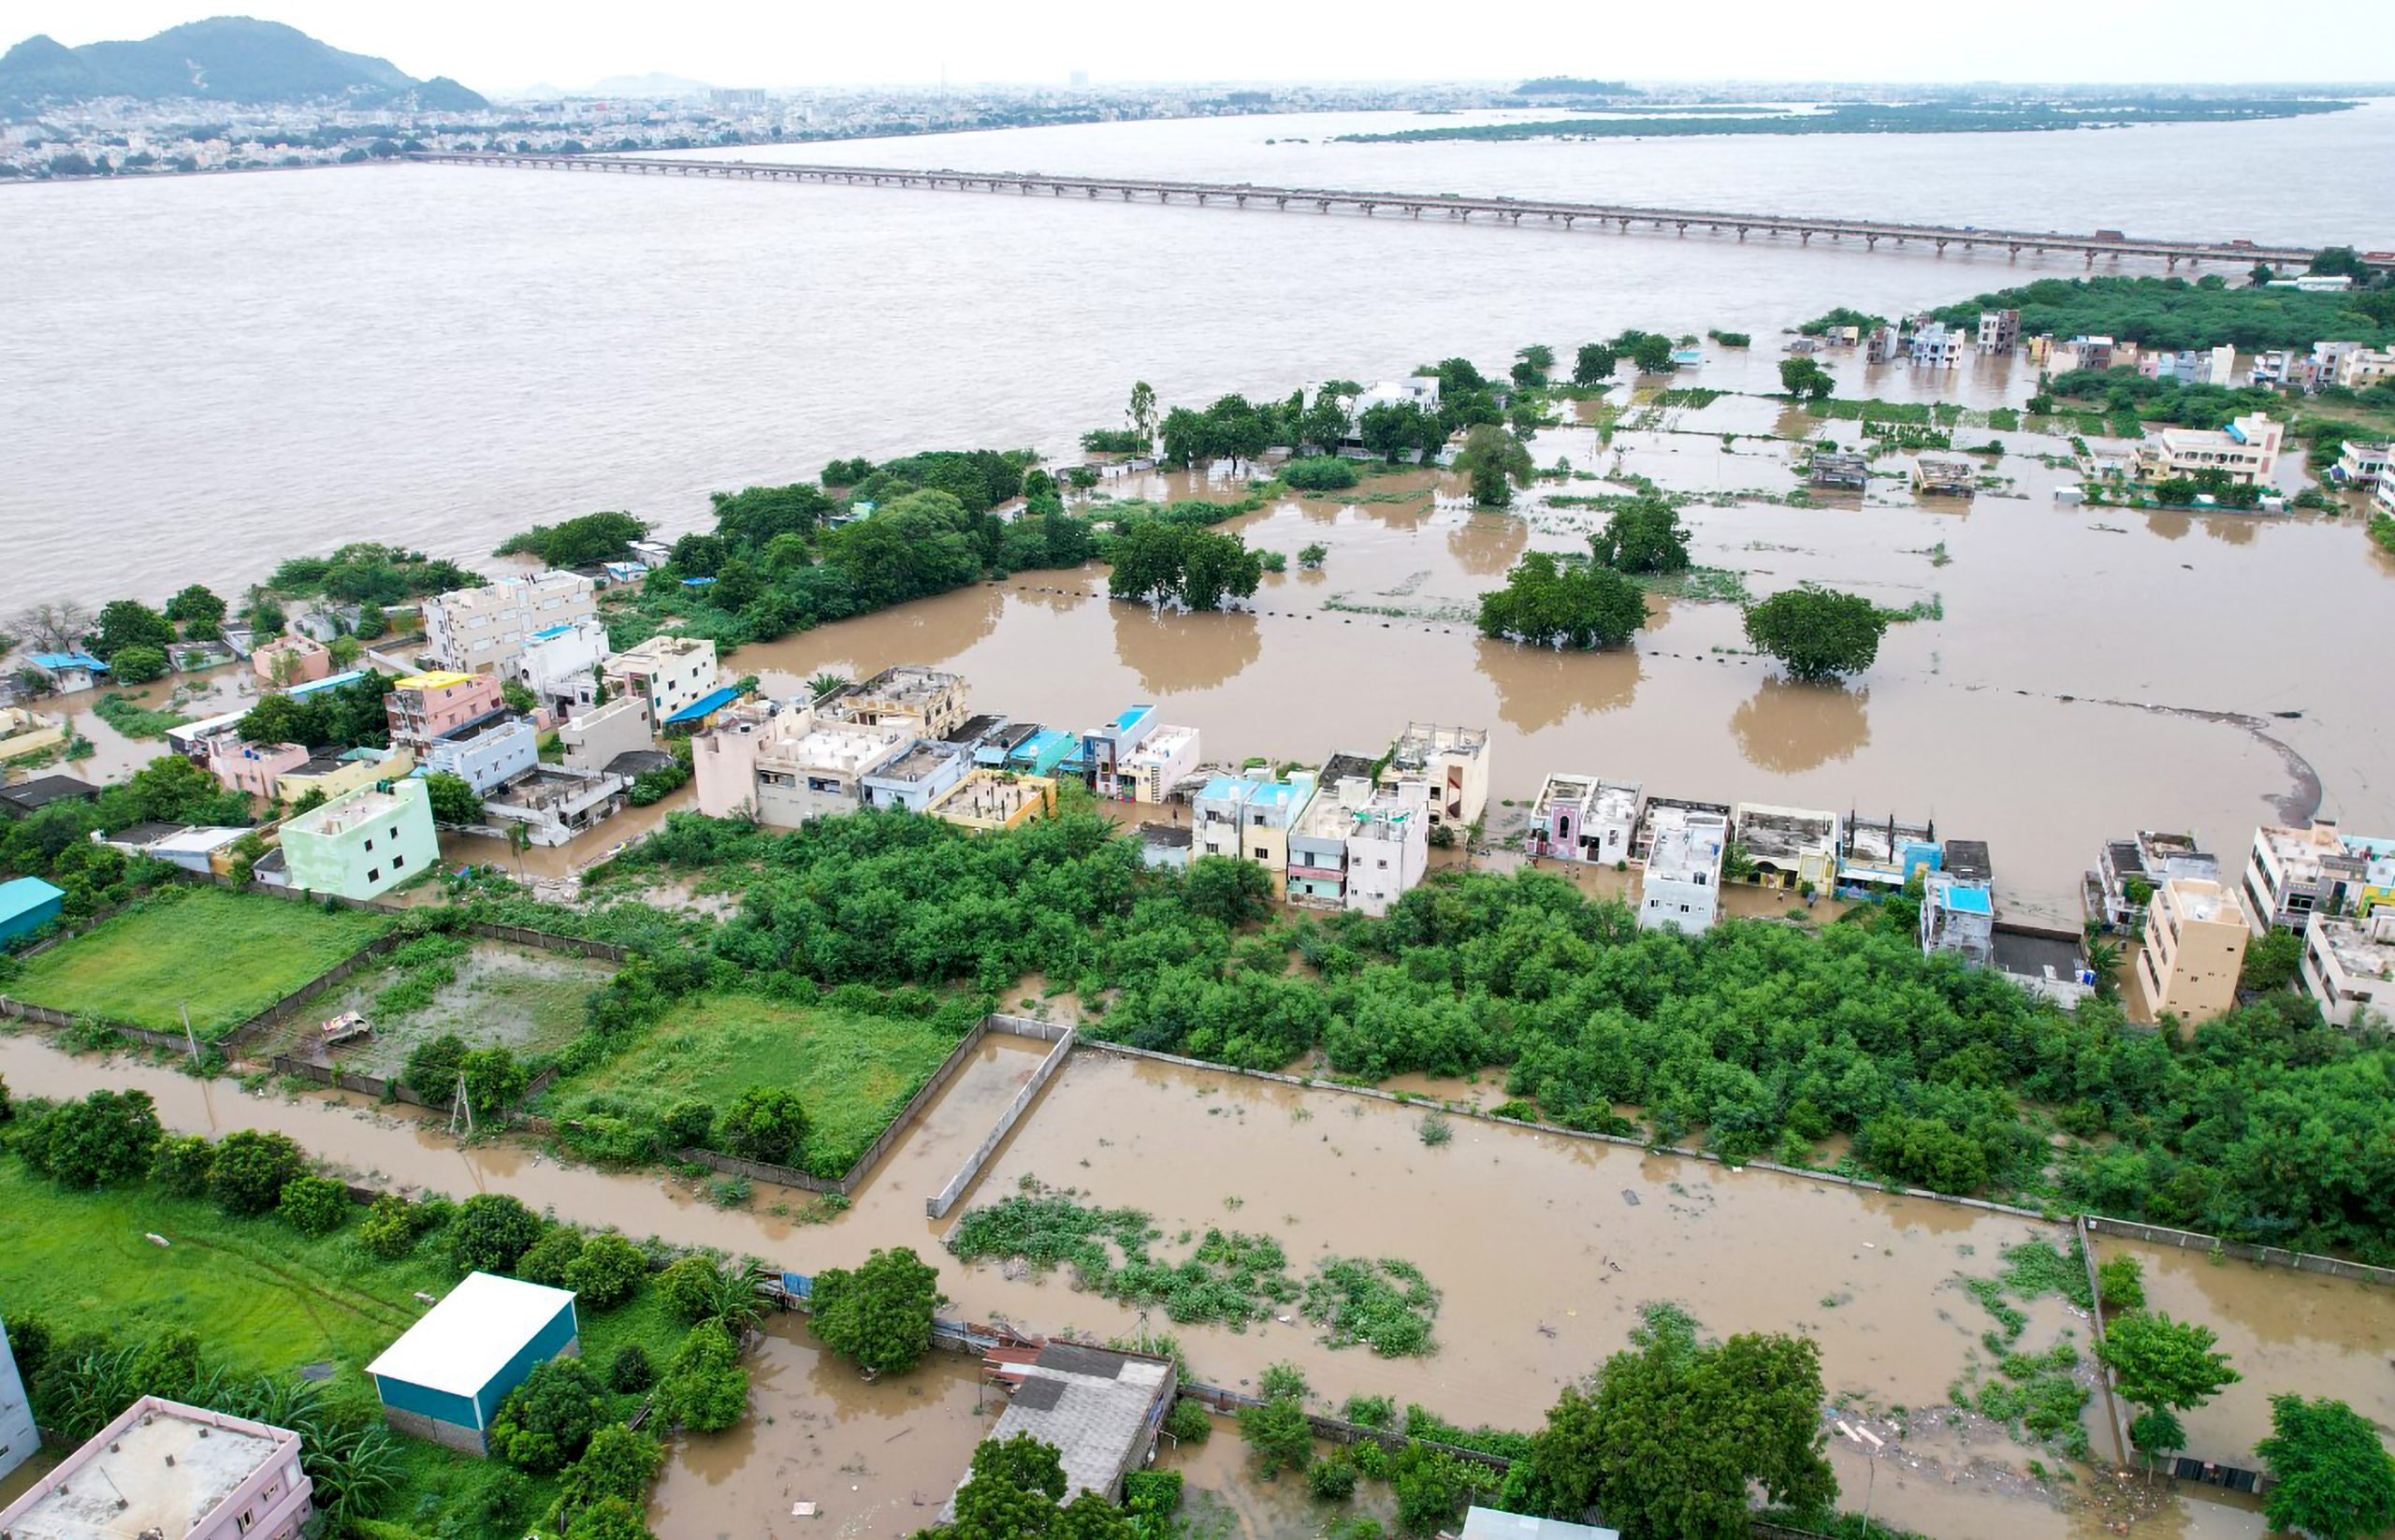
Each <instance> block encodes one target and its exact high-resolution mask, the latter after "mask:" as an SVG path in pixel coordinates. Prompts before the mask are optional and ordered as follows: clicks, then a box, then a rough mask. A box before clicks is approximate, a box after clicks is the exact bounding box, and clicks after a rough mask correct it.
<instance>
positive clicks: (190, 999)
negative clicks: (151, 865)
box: [10, 888, 390, 1042]
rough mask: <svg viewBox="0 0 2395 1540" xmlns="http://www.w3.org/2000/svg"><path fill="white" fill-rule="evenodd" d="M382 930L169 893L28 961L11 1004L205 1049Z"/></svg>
mask: <svg viewBox="0 0 2395 1540" xmlns="http://www.w3.org/2000/svg"><path fill="white" fill-rule="evenodd" d="M389 923H390V921H389V920H388V919H387V918H385V917H384V916H382V915H377V914H367V913H361V912H359V911H357V910H354V909H341V910H338V911H335V912H331V913H327V911H326V910H325V909H323V908H320V907H318V906H316V905H313V904H294V903H289V902H287V901H284V900H282V899H274V898H258V897H244V896H242V895H240V894H239V893H226V892H225V891H224V890H223V889H221V888H169V889H167V891H166V892H164V893H159V894H158V895H157V896H156V897H154V898H151V899H148V900H145V901H144V902H142V903H141V904H139V905H138V906H136V907H135V908H130V909H127V910H126V911H124V912H123V913H122V914H119V915H117V916H116V917H114V918H113V919H110V920H109V921H106V922H105V923H102V924H101V925H100V926H99V927H98V928H97V929H94V930H93V931H90V932H88V933H87V934H85V935H82V936H78V937H75V938H74V939H73V940H70V941H63V942H61V943H59V944H58V945H57V946H54V947H52V948H51V949H50V950H49V951H48V952H42V953H40V954H39V955H38V956H36V957H33V958H31V959H29V960H28V961H27V962H26V964H25V966H24V972H23V975H22V977H21V978H20V979H19V980H18V981H17V982H16V983H15V984H14V985H13V986H12V987H11V989H10V993H12V994H14V995H16V996H17V997H18V998H19V999H22V1000H30V1001H32V1002H33V1003H34V1004H36V1005H46V1006H49V1007H51V1008H52V1009H53V1010H73V1011H78V1012H85V1013H88V1014H91V1015H94V1016H104V1017H107V1018H109V1020H111V1021H120V1022H124V1023H126V1024H130V1025H133V1026H146V1027H150V1028H152V1029H153V1030H156V1031H161V1032H174V1031H179V1030H181V1025H182V1022H181V1016H180V1014H179V1013H178V1010H177V1007H179V1006H189V1007H190V1008H191V1024H192V1030H193V1031H195V1032H196V1033H197V1034H198V1035H199V1037H200V1038H201V1039H203V1040H205V1041H209V1042H213V1041H215V1040H216V1039H218V1038H221V1037H223V1036H224V1035H225V1033H227V1032H229V1031H231V1030H232V1029H233V1028H234V1027H236V1026H239V1025H240V1024H241V1023H243V1022H245V1021H248V1020H249V1019H250V1018H251V1017H252V1016H254V1015H256V1014H257V1013H258V1012H259V1011H261V1010H265V1009H266V1008H267V1007H268V1006H269V1005H271V1004H273V1003H274V1002H275V1001H276V1000H279V999H281V998H282V997H283V995H288V994H289V993H291V992H292V991H293V990H295V989H297V988H298V987H299V986H300V985H301V984H304V983H306V982H307V981H309V980H311V979H312V978H314V977H315V976H316V975H317V974H319V973H322V972H324V971H325V969H327V968H328V967H330V966H333V965H334V964H335V963H338V962H340V961H341V959H342V958H344V957H347V956H348V955H350V954H351V953H352V952H356V951H357V950H358V949H359V948H360V947H363V946H364V945H366V944H367V943H368V942H369V941H371V940H372V939H373V938H374V937H376V936H378V935H380V934H381V933H382V931H383V929H384V927H385V926H386V925H388V924H389Z"/></svg>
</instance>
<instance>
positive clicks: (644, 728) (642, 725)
mask: <svg viewBox="0 0 2395 1540" xmlns="http://www.w3.org/2000/svg"><path fill="white" fill-rule="evenodd" d="M558 742H559V744H560V745H562V746H563V748H564V749H565V763H566V764H567V766H568V767H569V768H571V769H575V770H604V769H606V768H607V766H608V765H610V764H612V763H615V760H616V756H617V755H618V754H631V753H637V752H639V751H640V750H642V749H646V748H655V747H656V746H657V739H656V737H655V735H654V734H651V733H650V732H649V727H648V707H647V705H646V704H645V703H643V702H641V701H637V700H634V699H633V698H631V696H629V695H621V696H617V698H616V699H614V700H612V701H609V702H608V703H607V704H606V705H594V706H590V707H588V708H587V709H585V710H582V711H577V712H575V713H574V714H573V716H571V717H569V718H567V719H565V720H564V721H562V722H560V723H559V724H558Z"/></svg>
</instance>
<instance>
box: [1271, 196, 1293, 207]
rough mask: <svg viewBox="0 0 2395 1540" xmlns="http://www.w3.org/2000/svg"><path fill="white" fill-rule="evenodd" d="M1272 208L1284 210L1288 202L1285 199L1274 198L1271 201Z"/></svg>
mask: <svg viewBox="0 0 2395 1540" xmlns="http://www.w3.org/2000/svg"><path fill="white" fill-rule="evenodd" d="M1272 206H1273V207H1274V208H1276V209H1285V208H1287V207H1288V206H1289V200H1288V199H1287V198H1285V197H1276V198H1274V199H1273V200H1272Z"/></svg>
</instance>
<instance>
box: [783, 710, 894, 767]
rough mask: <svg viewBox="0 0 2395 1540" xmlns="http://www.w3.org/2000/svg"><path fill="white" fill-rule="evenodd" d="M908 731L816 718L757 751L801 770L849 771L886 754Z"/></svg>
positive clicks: (880, 759) (891, 750) (889, 752)
mask: <svg viewBox="0 0 2395 1540" xmlns="http://www.w3.org/2000/svg"><path fill="white" fill-rule="evenodd" d="M906 741H907V735H906V734H903V733H900V732H899V731H897V730H896V729H895V728H888V727H856V726H851V725H850V724H849V723H846V722H819V723H817V724H816V725H815V726H813V727H811V728H809V729H807V730H806V732H805V733H802V734H799V735H798V736H796V737H794V738H786V739H782V740H780V741H778V742H777V743H775V744H774V745H773V746H772V747H771V748H767V749H765V750H763V751H762V752H761V753H760V754H759V756H758V757H759V760H760V761H761V762H762V761H764V760H766V759H768V758H770V759H771V760H772V762H773V763H776V764H777V765H778V764H789V765H791V766H794V767H796V768H798V769H801V770H843V771H848V772H849V773H851V774H853V773H855V772H857V771H859V770H861V769H863V768H864V766H866V765H868V764H878V763H881V762H882V761H883V760H884V759H886V758H888V757H889V756H890V755H891V753H892V752H893V751H894V750H895V749H896V748H898V746H899V745H901V744H903V743H905V742H906Z"/></svg>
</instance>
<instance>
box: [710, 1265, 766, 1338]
mask: <svg viewBox="0 0 2395 1540" xmlns="http://www.w3.org/2000/svg"><path fill="white" fill-rule="evenodd" d="M764 1281H765V1270H764V1269H763V1268H762V1267H760V1266H758V1265H757V1264H756V1263H754V1262H732V1263H727V1264H726V1265H725V1266H724V1267H723V1268H722V1270H721V1271H718V1272H717V1273H716V1275H715V1283H714V1285H713V1286H711V1287H710V1288H709V1289H708V1290H707V1302H706V1310H705V1312H704V1315H702V1316H701V1317H700V1318H701V1319H702V1320H708V1321H720V1322H722V1323H723V1329H725V1330H726V1331H729V1332H731V1333H732V1334H733V1336H734V1337H737V1336H739V1335H741V1334H742V1333H743V1332H745V1331H747V1330H748V1329H749V1328H750V1327H752V1326H755V1325H756V1324H757V1322H758V1320H759V1319H760V1318H761V1317H762V1316H763V1315H764V1314H765V1299H764V1296H763V1295H762V1294H759V1293H758V1292H757V1286H759V1285H760V1284H762V1283H763V1282H764Z"/></svg>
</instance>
